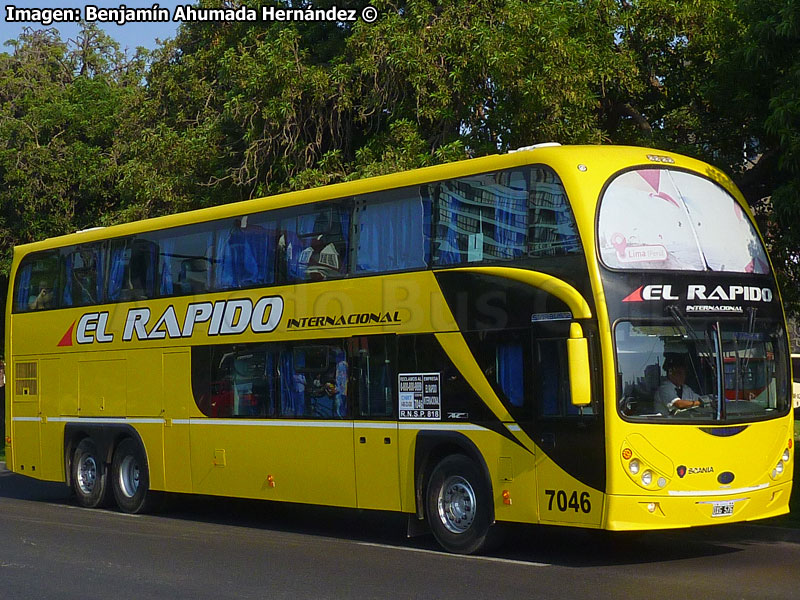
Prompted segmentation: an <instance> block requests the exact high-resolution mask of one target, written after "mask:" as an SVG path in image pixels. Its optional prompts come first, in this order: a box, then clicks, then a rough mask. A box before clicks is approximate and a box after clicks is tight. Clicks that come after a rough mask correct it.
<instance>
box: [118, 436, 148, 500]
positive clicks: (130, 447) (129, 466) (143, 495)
mask: <svg viewBox="0 0 800 600" xmlns="http://www.w3.org/2000/svg"><path fill="white" fill-rule="evenodd" d="M111 488H112V490H113V491H114V499H115V500H116V501H117V506H118V507H119V509H120V510H121V511H122V512H126V513H131V514H138V513H142V512H147V511H148V510H150V508H152V503H153V502H152V501H153V492H151V491H150V472H149V471H148V469H147V457H146V456H145V454H144V451H143V450H142V447H141V446H140V445H139V443H138V442H136V441H135V440H133V439H131V438H127V439H125V440H123V441H122V442H120V444H119V446H117V449H116V450H115V451H114V461H113V462H112V464H111Z"/></svg>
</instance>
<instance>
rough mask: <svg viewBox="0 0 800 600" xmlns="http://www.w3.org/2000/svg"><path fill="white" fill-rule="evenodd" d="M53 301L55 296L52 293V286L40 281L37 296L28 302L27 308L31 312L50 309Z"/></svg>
mask: <svg viewBox="0 0 800 600" xmlns="http://www.w3.org/2000/svg"><path fill="white" fill-rule="evenodd" d="M54 299H55V295H54V293H53V286H51V285H50V284H49V283H47V282H46V281H44V280H42V281H40V282H39V294H38V295H37V296H36V297H35V298H34V299H33V300H31V301H30V303H29V305H28V307H29V308H30V309H31V310H41V309H43V308H52V306H53V300H54Z"/></svg>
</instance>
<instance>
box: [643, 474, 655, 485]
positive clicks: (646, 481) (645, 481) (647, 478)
mask: <svg viewBox="0 0 800 600" xmlns="http://www.w3.org/2000/svg"><path fill="white" fill-rule="evenodd" d="M642 483H643V484H645V485H650V484H651V483H653V472H652V471H645V472H644V473H642Z"/></svg>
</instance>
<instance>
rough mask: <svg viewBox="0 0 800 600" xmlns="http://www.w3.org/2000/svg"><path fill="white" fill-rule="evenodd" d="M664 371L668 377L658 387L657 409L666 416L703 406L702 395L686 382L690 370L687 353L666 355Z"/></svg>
mask: <svg viewBox="0 0 800 600" xmlns="http://www.w3.org/2000/svg"><path fill="white" fill-rule="evenodd" d="M664 371H666V373H667V379H666V381H664V383H662V384H661V385H660V386H659V387H658V390H657V391H656V395H655V409H656V410H657V411H658V412H660V413H661V414H662V415H665V416H666V415H674V414H675V413H676V412H678V411H680V410H684V409H687V408H694V407H697V406H703V401H702V399H701V398H700V395H699V394H698V393H697V392H695V391H694V390H693V389H692V388H691V387H690V386H689V385H687V384H686V375H687V373H688V371H689V367H688V364H687V357H686V355H684V354H667V355H665V356H664Z"/></svg>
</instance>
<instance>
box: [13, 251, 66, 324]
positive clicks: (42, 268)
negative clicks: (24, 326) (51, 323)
mask: <svg viewBox="0 0 800 600" xmlns="http://www.w3.org/2000/svg"><path fill="white" fill-rule="evenodd" d="M59 267H60V261H59V257H58V254H57V253H56V252H43V253H38V254H36V255H34V256H33V257H30V258H26V259H25V261H24V263H23V265H22V266H21V268H20V269H19V271H18V272H17V277H16V281H15V284H14V285H15V287H16V290H15V294H14V305H15V306H14V308H15V310H16V311H18V312H27V311H29V310H45V309H48V308H58V306H59V302H58V300H59V297H60V294H59V291H60V287H61V286H60V285H59V280H60V278H59Z"/></svg>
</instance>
